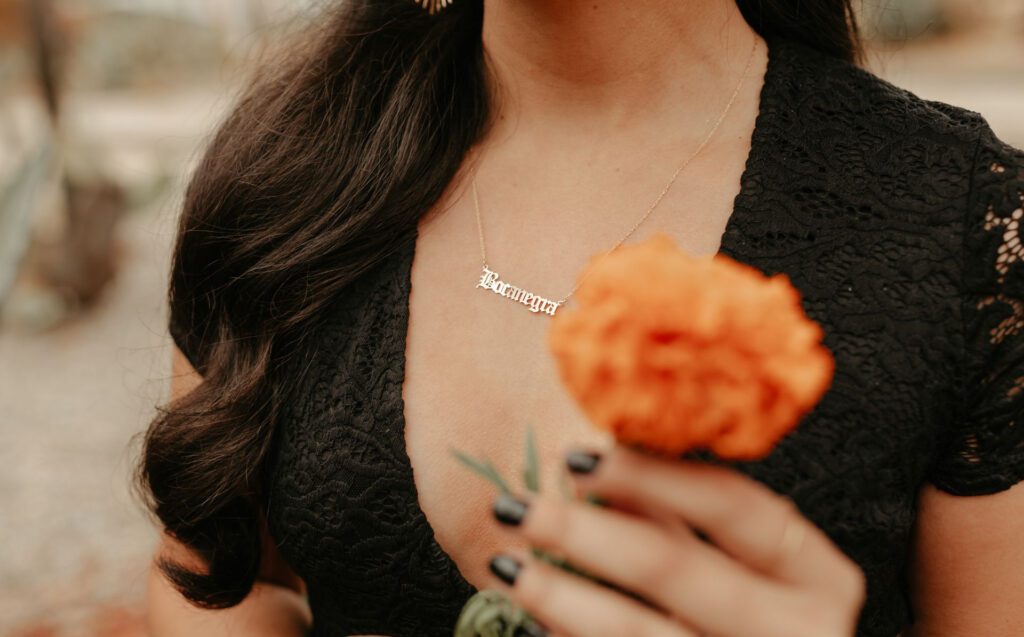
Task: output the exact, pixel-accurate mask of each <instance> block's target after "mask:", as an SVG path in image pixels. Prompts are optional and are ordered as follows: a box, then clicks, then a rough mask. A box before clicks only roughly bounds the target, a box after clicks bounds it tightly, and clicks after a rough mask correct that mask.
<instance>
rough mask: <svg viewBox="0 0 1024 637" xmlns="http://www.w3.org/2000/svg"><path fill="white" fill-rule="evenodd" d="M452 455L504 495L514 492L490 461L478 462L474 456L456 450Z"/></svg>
mask: <svg viewBox="0 0 1024 637" xmlns="http://www.w3.org/2000/svg"><path fill="white" fill-rule="evenodd" d="M452 455H453V456H455V459H456V460H458V461H459V462H461V463H462V464H463V465H465V466H466V467H468V468H469V469H470V470H471V471H473V472H474V473H476V474H477V475H479V476H481V477H482V478H484V479H485V480H487V481H488V482H490V483H491V484H493V485H494V486H496V487H498V489H499V490H500V491H501V492H502V493H511V492H512V490H511V489H510V488H509V486H508V483H507V482H505V479H504V478H502V477H501V474H500V473H498V470H497V469H495V468H494V465H493V464H491V461H490V460H477V459H476V458H473V457H472V456H469V455H466V454H464V453H462V452H461V451H456V450H452Z"/></svg>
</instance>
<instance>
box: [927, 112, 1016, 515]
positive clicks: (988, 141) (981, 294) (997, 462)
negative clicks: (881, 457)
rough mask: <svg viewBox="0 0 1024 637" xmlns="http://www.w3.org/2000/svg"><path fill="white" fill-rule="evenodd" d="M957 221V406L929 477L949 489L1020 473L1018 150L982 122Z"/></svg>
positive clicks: (987, 488)
mask: <svg viewBox="0 0 1024 637" xmlns="http://www.w3.org/2000/svg"><path fill="white" fill-rule="evenodd" d="M974 165H975V167H976V168H975V174H974V177H973V186H972V189H971V197H970V204H969V206H968V209H967V216H966V218H965V223H964V253H963V264H964V265H963V267H964V271H963V272H964V273H963V277H964V278H963V297H962V311H963V330H964V348H965V349H964V352H963V357H962V359H961V360H962V361H963V372H962V379H963V383H964V385H963V403H962V404H963V409H962V411H961V415H960V416H959V417H958V418H957V423H956V425H955V426H954V428H953V431H951V432H950V435H949V436H948V439H947V440H946V441H945V443H944V445H943V446H942V449H941V452H940V456H939V458H938V460H937V463H936V465H935V470H934V475H933V476H932V480H931V481H932V482H933V484H935V486H937V487H939V488H940V489H942V490H944V491H947V492H949V493H953V494H956V495H981V494H986V493H995V492H997V491H1002V490H1004V489H1007V488H1009V487H1011V486H1013V485H1014V484H1016V483H1017V482H1019V481H1020V480H1021V479H1024V244H1022V243H1021V235H1022V231H1024V227H1022V226H1024V152H1022V151H1020V150H1017V149H1015V148H1011V147H1010V146H1008V145H1006V144H1004V143H1003V142H1001V141H1000V140H999V139H997V138H996V137H995V135H994V134H993V133H992V132H991V130H989V129H988V127H987V126H986V127H984V132H983V133H982V136H981V140H980V143H979V146H978V149H977V160H976V162H975V164H974Z"/></svg>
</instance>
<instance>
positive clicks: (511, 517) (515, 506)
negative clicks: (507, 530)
mask: <svg viewBox="0 0 1024 637" xmlns="http://www.w3.org/2000/svg"><path fill="white" fill-rule="evenodd" d="M527 508H528V506H527V504H526V503H525V502H523V501H522V500H520V499H518V498H516V497H515V496H513V495H510V494H508V493H502V494H501V495H500V496H499V497H498V499H497V500H495V501H494V517H496V518H497V519H498V522H501V523H502V524H506V525H508V526H519V525H520V524H521V523H522V521H523V517H524V516H525V515H526V510H527Z"/></svg>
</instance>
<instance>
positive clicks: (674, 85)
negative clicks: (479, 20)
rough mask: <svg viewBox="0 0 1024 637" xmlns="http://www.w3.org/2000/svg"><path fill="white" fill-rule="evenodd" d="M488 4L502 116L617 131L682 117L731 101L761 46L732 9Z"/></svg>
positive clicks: (704, 3)
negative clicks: (714, 98) (724, 98)
mask: <svg viewBox="0 0 1024 637" xmlns="http://www.w3.org/2000/svg"><path fill="white" fill-rule="evenodd" d="M484 2H485V6H484V25H483V42H484V48H485V50H486V52H487V58H488V62H489V65H490V69H491V72H492V74H493V77H494V79H495V80H496V86H497V88H498V92H497V96H498V107H499V108H500V109H501V111H502V113H503V115H508V114H509V113H510V112H511V113H512V114H513V115H515V116H518V115H522V114H523V113H527V112H528V113H530V114H532V115H537V114H538V113H541V114H543V113H548V114H558V117H559V119H561V120H563V121H566V120H571V121H577V122H580V121H587V120H592V121H593V120H600V124H601V125H615V124H624V123H626V122H628V121H629V119H630V116H631V115H632V116H633V118H634V119H635V115H636V113H637V112H638V111H642V112H643V113H644V117H645V118H656V117H657V116H658V114H659V113H662V112H664V113H666V114H668V113H675V114H678V113H679V104H680V103H688V104H694V103H695V102H694V100H695V99H697V98H700V97H704V98H706V97H707V96H709V95H718V94H719V93H721V92H723V91H725V92H726V93H728V90H729V87H731V86H732V85H734V84H735V82H736V80H737V78H738V77H739V74H740V73H741V72H742V70H743V68H744V66H745V64H746V61H747V59H748V54H749V52H750V50H751V46H752V45H753V43H754V41H755V39H756V34H755V33H754V32H753V30H752V29H751V28H750V27H749V26H748V25H747V24H746V22H745V21H744V19H743V16H742V15H741V14H740V12H739V9H738V8H737V7H736V5H735V3H734V2H733V0H632V1H631V2H622V1H621V0H514V1H509V0H484ZM679 100H683V101H682V102H680V101H679ZM701 101H708V100H706V99H704V100H701ZM697 110H700V112H699V113H695V118H704V117H706V115H707V113H706V112H704V111H703V110H701V109H697ZM606 130H607V129H606Z"/></svg>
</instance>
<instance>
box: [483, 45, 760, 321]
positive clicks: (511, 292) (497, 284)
mask: <svg viewBox="0 0 1024 637" xmlns="http://www.w3.org/2000/svg"><path fill="white" fill-rule="evenodd" d="M757 45H758V40H757V38H754V46H753V47H752V48H751V49H750V55H749V56H748V57H747V64H746V66H745V67H744V69H743V74H742V75H740V80H739V82H737V83H736V88H735V89H734V90H733V92H732V96H731V97H729V102H728V103H727V104H726V105H725V108H724V109H722V112H721V114H720V115H719V116H718V119H717V120H715V123H714V125H713V126H712V127H711V130H709V131H708V133H707V135H705V136H704V139H703V140H701V142H700V144H698V145H697V149H696V150H694V151H693V153H692V154H691V155H690V156H689V157H687V158H686V161H684V162H683V163H682V164H681V165H680V166H679V168H677V169H676V171H675V173H673V174H672V178H671V179H669V182H668V184H667V185H666V186H665V187H664V188H663V189H662V191H661V193H659V194H658V197H657V198H656V199H655V200H654V203H652V204H651V205H650V207H649V208H648V209H647V212H645V213H644V215H643V216H642V217H640V219H639V221H637V222H636V223H634V224H633V227H632V228H630V229H629V232H627V233H626V235H625V236H624V237H622V238H621V239H619V241H618V242H617V243H616V244H615V245H613V246H612V247H611V248H610V249H608V250H607V251H606V252H605V253H604V254H602V255H601V258H604V257H606V256H608V255H609V254H611V253H612V252H613V251H614V250H615V249H616V248H618V247H619V246H621V245H622V244H623V243H624V242H625V241H626V239H628V238H629V237H630V236H632V234H633V233H634V232H636V229H637V228H639V227H640V224H642V223H643V222H644V221H645V220H646V219H647V217H649V216H650V215H651V213H652V212H654V209H655V208H656V207H657V206H658V204H659V203H661V200H662V198H664V196H665V194H666V193H667V192H668V191H669V188H671V187H672V184H673V183H675V181H676V178H677V177H678V176H679V174H680V173H681V172H683V169H685V168H686V167H687V166H688V165H689V164H690V162H692V161H693V160H694V159H695V158H696V157H697V155H699V154H700V153H701V151H702V150H704V147H705V146H707V145H708V142H710V141H711V138H712V137H713V136H714V134H715V133H716V132H717V131H718V127H719V126H721V125H722V122H723V121H724V120H725V117H726V115H728V114H729V110H730V109H732V105H733V103H734V102H735V101H736V97H737V96H738V95H739V93H740V89H741V88H742V87H743V81H744V80H745V79H746V77H747V73H748V72H749V71H750V65H751V63H752V62H753V61H754V53H755V52H756V51H757ZM473 207H474V209H475V210H476V225H477V230H478V231H479V234H480V257H481V260H482V261H483V272H482V273H481V275H480V280H479V281H478V282H477V284H476V287H478V288H483V289H484V290H490V291H492V292H494V293H495V294H498V295H501V296H502V297H504V298H506V299H508V300H510V301H515V302H517V303H521V304H523V305H525V306H527V307H528V308H529V309H530V311H531V312H534V313H544V314H547V315H549V316H554V315H555V312H556V311H557V310H558V308H560V307H561V306H562V305H564V304H565V302H566V301H568V300H569V297H571V296H572V295H573V294H574V293H575V292H576V290H578V289H579V287H580V285H581V284H582V283H583V280H584V279H586V278H587V274H586V273H585V274H584V275H583V276H582V277H581V278H580V280H579V281H577V282H576V285H575V286H574V287H573V288H572V290H570V291H569V293H568V294H566V295H565V296H564V297H562V298H561V299H559V300H557V301H553V300H551V299H548V298H545V297H543V296H540V295H539V294H534V293H532V292H528V291H527V290H525V289H523V288H521V287H518V286H515V285H512V284H510V283H507V282H505V281H502V280H501V279H500V278H499V276H498V273H497V272H495V271H494V270H492V269H490V267H489V266H488V265H487V247H486V245H485V243H484V226H483V222H482V221H481V220H480V198H479V196H478V195H477V189H476V173H475V172H474V174H473Z"/></svg>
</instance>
